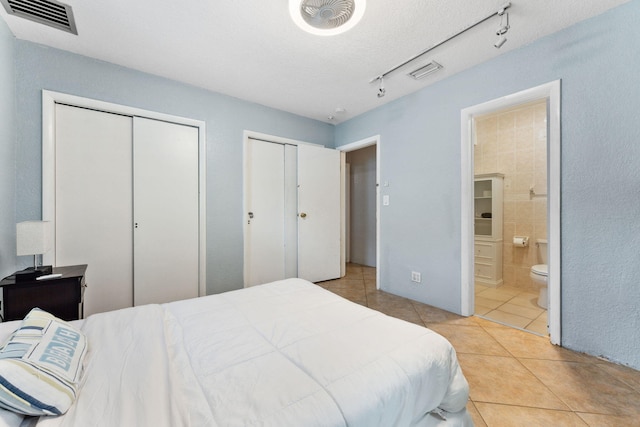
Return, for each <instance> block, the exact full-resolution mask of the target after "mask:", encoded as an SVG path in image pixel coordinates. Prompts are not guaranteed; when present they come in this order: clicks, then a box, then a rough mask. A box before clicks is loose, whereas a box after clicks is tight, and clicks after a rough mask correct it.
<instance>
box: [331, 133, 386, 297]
mask: <svg viewBox="0 0 640 427" xmlns="http://www.w3.org/2000/svg"><path fill="white" fill-rule="evenodd" d="M338 150H340V151H341V152H342V171H343V225H344V226H343V230H342V233H343V234H342V242H343V248H342V249H343V266H346V263H351V264H358V265H362V266H367V267H375V268H376V287H377V288H379V286H380V284H379V280H378V279H379V277H380V276H379V269H378V268H377V267H378V265H379V255H378V254H379V241H380V234H379V233H380V228H379V213H380V210H379V176H380V173H379V170H380V167H379V164H380V156H379V154H380V140H379V137H378V136H375V137H371V138H367V139H364V140H361V141H357V142H354V143H352V144H347V145H344V146H342V147H338ZM343 273H346V271H345V270H344V269H343ZM343 275H344V274H343Z"/></svg>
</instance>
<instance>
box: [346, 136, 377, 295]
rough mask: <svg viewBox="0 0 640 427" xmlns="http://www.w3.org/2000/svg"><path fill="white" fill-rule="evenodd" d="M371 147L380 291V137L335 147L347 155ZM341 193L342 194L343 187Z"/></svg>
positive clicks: (371, 137)
mask: <svg viewBox="0 0 640 427" xmlns="http://www.w3.org/2000/svg"><path fill="white" fill-rule="evenodd" d="M371 145H375V146H376V289H380V163H381V161H380V160H381V159H380V135H374V136H370V137H368V138H364V139H361V140H359V141H355V142H351V143H349V144H346V145H341V146H340V147H336V150H338V151H342V152H345V153H348V152H349V151H355V150H359V149H361V148H365V147H369V146H371ZM341 169H342V170H344V169H345V161H344V158H343V160H342V165H341ZM342 191H343V193H344V187H343V189H342ZM345 206H346V205H343V208H344V207H345ZM342 216H343V218H344V221H346V215H345V212H344V211H343V215H342ZM345 239H346V235H345V227H342V237H341V240H342V241H343V242H344V241H345Z"/></svg>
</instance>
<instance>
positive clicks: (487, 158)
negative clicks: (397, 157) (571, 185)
mask: <svg viewBox="0 0 640 427" xmlns="http://www.w3.org/2000/svg"><path fill="white" fill-rule="evenodd" d="M559 98H560V82H559V81H556V82H552V83H549V84H546V85H542V86H538V87H535V88H532V89H529V90H526V91H523V92H519V93H516V94H513V95H509V96H506V97H503V98H499V99H496V100H493V101H489V102H487V103H484V104H480V105H477V106H473V107H469V108H466V109H464V110H463V111H462V152H461V157H462V169H461V170H462V247H461V252H462V312H463V314H466V315H471V314H474V313H475V314H477V315H480V316H483V317H486V318H488V319H490V320H493V321H496V322H499V323H502V324H506V325H510V326H513V327H516V328H519V329H523V330H529V331H530V332H534V333H537V334H540V335H546V334H547V331H548V334H549V336H550V339H551V342H552V343H554V344H560V227H559V225H560V209H559V201H560V185H559V181H560V179H559V177H560V161H559V159H560V110H559V105H560V103H559V101H560V99H559ZM488 224H490V226H488ZM483 227H484V228H483ZM487 227H489V228H487ZM487 230H490V231H489V232H488V231H487ZM545 245H546V246H547V250H546V251H545ZM543 251H544V252H546V253H545V255H547V263H548V267H549V268H548V285H547V288H548V291H549V292H548V297H545V298H544V299H545V300H547V301H548V303H547V306H548V307H547V311H546V312H545V310H544V309H543V308H542V307H540V306H538V304H537V302H538V296H539V294H540V289H541V286H540V285H539V284H538V283H536V282H535V281H534V280H533V279H532V278H531V267H532V266H534V265H538V264H541V263H542V262H543V261H542V259H541V256H542V252H543ZM536 277H537V276H536ZM547 325H548V328H547Z"/></svg>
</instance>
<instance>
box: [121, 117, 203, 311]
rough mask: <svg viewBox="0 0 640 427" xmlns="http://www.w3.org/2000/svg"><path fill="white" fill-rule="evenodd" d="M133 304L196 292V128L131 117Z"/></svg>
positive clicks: (190, 296) (161, 300) (197, 244)
mask: <svg viewBox="0 0 640 427" xmlns="http://www.w3.org/2000/svg"><path fill="white" fill-rule="evenodd" d="M133 158H134V165H133V176H134V178H133V189H134V190H133V200H134V207H133V212H134V242H133V247H134V260H135V262H134V304H135V305H141V304H150V303H164V302H169V301H175V300H180V299H186V298H195V297H197V296H198V283H199V282H198V275H199V239H198V230H199V226H198V224H199V204H198V176H199V174H198V129H197V128H195V127H191V126H184V125H178V124H173V123H167V122H162V121H158V120H151V119H144V118H139V117H135V118H134V124H133Z"/></svg>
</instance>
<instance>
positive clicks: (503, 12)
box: [369, 2, 511, 98]
mask: <svg viewBox="0 0 640 427" xmlns="http://www.w3.org/2000/svg"><path fill="white" fill-rule="evenodd" d="M510 7H511V2H508V3H505V4H504V5H503V6H502V7H501V8H500V9H498V10H497V11H496V12H493V13H491V14H489V15H487V16H485V17H484V18H482V19H480V20H478V21H477V22H475V23H474V24H471V25H469V26H468V27H466V28H464V29H463V30H461V31H458V32H457V33H455V34H454V35H452V36H450V37H448V38H446V39H444V40H442V41H441V42H438V43H436V44H434V45H433V46H431V47H430V48H428V49H425V50H423V51H422V52H420V53H419V54H417V55H416V56H414V57H412V58H409V59H408V60H406V61H404V62H403V63H402V64H400V65H397V66H395V67H393V68H392V69H390V70H388V71H386V72H384V73H382V74H380V75H378V76H377V77H374V78H373V79H371V80H369V83H374V82H376V81H379V82H380V87H381V89H378V98H382V97H383V96H384V91H383V88H382V79H383V78H384V77H386V76H388V75H389V74H391V73H393V72H394V71H397V70H399V69H400V68H402V67H404V66H405V65H407V64H409V63H410V62H412V61H415V60H416V59H418V58H420V57H421V56H423V55H425V54H426V53H428V52H431V51H432V50H433V49H435V48H437V47H438V46H441V45H443V44H445V43H446V42H448V41H449V40H452V39H454V38H456V37H458V36H459V35H461V34H463V33H465V32H467V31H469V30H470V29H472V28H474V27H477V26H478V25H480V24H482V23H483V22H485V21H487V20H488V19H491V18H493V17H494V16H500V28H499V29H498V31H502V29H503V28H504V29H505V31H504V33H506V32H507V31H508V30H509V14H506V15H507V25H506V26H503V25H502V16H503V15H504V14H505V12H506V10H507V9H509V8H510ZM501 37H503V40H504V41H501V40H498V42H496V43H495V44H494V46H496V47H500V46H502V45H503V44H504V43H505V42H506V41H507V39H506V38H504V34H503V35H502V36H501ZM498 44H500V46H498ZM416 71H418V70H416ZM381 93H382V95H381Z"/></svg>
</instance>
